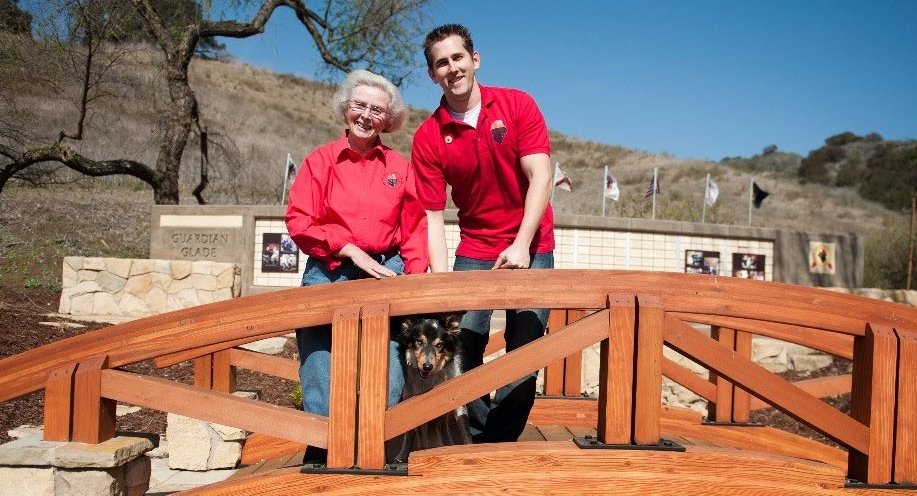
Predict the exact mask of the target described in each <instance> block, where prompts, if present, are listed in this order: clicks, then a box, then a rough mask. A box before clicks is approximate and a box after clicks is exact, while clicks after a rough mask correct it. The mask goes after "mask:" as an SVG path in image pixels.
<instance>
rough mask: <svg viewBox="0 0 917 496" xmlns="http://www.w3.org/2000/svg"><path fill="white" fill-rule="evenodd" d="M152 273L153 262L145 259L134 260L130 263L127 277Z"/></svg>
mask: <svg viewBox="0 0 917 496" xmlns="http://www.w3.org/2000/svg"><path fill="white" fill-rule="evenodd" d="M150 272H153V261H152V260H149V259H146V258H137V259H134V261H133V263H131V273H130V274H128V277H134V276H140V275H143V274H149V273H150Z"/></svg>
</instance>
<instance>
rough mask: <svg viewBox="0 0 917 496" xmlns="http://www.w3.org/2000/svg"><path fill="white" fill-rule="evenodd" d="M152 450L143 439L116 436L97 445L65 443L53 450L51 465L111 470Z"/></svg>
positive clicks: (151, 446)
mask: <svg viewBox="0 0 917 496" xmlns="http://www.w3.org/2000/svg"><path fill="white" fill-rule="evenodd" d="M151 449H153V443H152V441H150V440H149V439H146V438H143V437H128V436H118V437H113V438H111V439H109V440H107V441H104V442H101V443H99V444H84V443H65V444H63V445H62V446H59V447H58V448H57V449H55V450H54V456H53V463H54V465H55V466H58V467H63V468H88V467H98V468H111V467H119V466H122V465H124V464H126V463H127V462H129V461H131V460H135V459H137V458H138V457H140V456H142V455H143V454H144V453H146V452H147V451H150V450H151Z"/></svg>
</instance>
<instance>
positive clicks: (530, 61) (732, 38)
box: [222, 0, 917, 160]
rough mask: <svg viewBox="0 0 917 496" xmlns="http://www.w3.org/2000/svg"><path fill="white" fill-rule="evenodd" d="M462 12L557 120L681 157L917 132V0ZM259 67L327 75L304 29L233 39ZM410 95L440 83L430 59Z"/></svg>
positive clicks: (504, 4) (491, 52)
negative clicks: (431, 74)
mask: <svg viewBox="0 0 917 496" xmlns="http://www.w3.org/2000/svg"><path fill="white" fill-rule="evenodd" d="M430 14H431V16H430V17H431V18H430V27H431V28H432V27H435V26H437V25H440V24H443V23H447V22H458V23H462V24H465V25H466V26H468V28H469V29H470V30H471V32H472V35H473V37H474V42H475V48H476V49H477V50H478V52H480V53H481V57H482V64H481V69H480V70H479V71H478V78H479V80H480V81H481V82H482V83H483V84H488V85H493V86H509V87H516V88H521V89H524V90H526V91H528V92H529V93H531V94H532V95H533V96H534V97H535V99H536V101H537V102H538V103H539V105H540V107H541V109H542V112H543V113H544V114H545V117H546V119H547V121H548V126H549V127H550V128H551V129H553V130H556V131H560V132H563V133H566V134H568V135H571V136H575V137H578V138H583V139H589V140H593V141H598V142H601V143H606V144H611V145H620V146H624V147H627V148H634V149H639V150H646V151H649V152H653V153H669V154H672V155H674V156H676V157H680V158H701V159H711V160H719V159H721V158H723V157H724V156H736V155H742V156H749V155H753V154H756V153H760V152H761V149H762V148H764V147H765V146H767V145H770V144H775V145H777V146H778V148H779V149H781V150H784V151H791V152H796V153H800V154H803V155H804V154H806V153H808V151H809V150H812V149H814V148H818V147H819V146H821V145H822V143H823V141H824V139H825V138H826V137H828V136H830V135H833V134H837V133H840V132H843V131H852V132H854V133H857V134H861V135H862V134H866V133H870V132H878V133H879V134H881V135H882V136H883V137H885V138H886V139H914V138H917V1H914V0H899V1H844V0H836V1H823V0H795V1H790V0H771V1H755V2H752V1H738V2H736V1H725V0H723V1H713V0H698V1H694V2H678V1H654V2H642V1H630V2H618V1H577V2H559V1H541V0H528V1H523V0H503V1H478V0H464V1H460V2H459V1H441V2H440V3H438V4H434V5H433V7H432V8H431V10H430ZM222 41H224V42H225V43H226V44H227V46H228V48H229V51H230V53H231V54H233V55H234V56H236V57H237V58H239V59H241V60H244V61H246V62H249V63H251V64H253V65H257V66H260V67H265V68H269V69H272V70H275V71H278V72H284V73H292V74H297V75H301V76H305V77H310V78H315V77H316V68H317V64H318V55H317V54H316V52H315V50H314V47H313V45H312V43H311V41H310V40H309V39H308V35H307V33H306V31H305V29H304V28H303V27H302V26H301V25H299V24H298V22H297V21H296V19H295V18H294V17H293V16H292V15H291V14H290V13H289V10H288V9H279V10H278V11H277V12H275V14H274V18H272V20H271V21H270V22H269V23H268V26H267V30H266V33H265V34H264V35H262V36H259V37H255V38H248V39H245V40H222ZM403 91H404V96H405V100H407V102H408V104H409V105H412V106H414V107H419V108H426V109H432V108H433V107H435V106H436V105H437V104H438V102H439V96H440V94H441V93H440V90H439V88H438V87H437V86H434V85H433V84H432V83H431V82H430V81H429V79H428V78H427V76H426V70H425V65H424V61H423V56H422V54H421V52H420V49H419V45H418V50H417V71H416V73H415V78H414V81H413V82H412V83H409V85H408V86H406V87H405V88H403Z"/></svg>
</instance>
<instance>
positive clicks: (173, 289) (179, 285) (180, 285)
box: [168, 277, 194, 295]
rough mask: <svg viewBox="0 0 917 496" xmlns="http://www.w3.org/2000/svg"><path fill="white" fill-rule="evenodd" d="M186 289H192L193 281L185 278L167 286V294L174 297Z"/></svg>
mask: <svg viewBox="0 0 917 496" xmlns="http://www.w3.org/2000/svg"><path fill="white" fill-rule="evenodd" d="M186 289H194V280H193V279H191V278H190V277H186V278H184V279H179V280H173V281H172V282H171V283H170V284H169V291H168V293H169V294H172V295H174V294H176V293H180V292H182V291H184V290H186Z"/></svg>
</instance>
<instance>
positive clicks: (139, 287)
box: [124, 273, 153, 298]
mask: <svg viewBox="0 0 917 496" xmlns="http://www.w3.org/2000/svg"><path fill="white" fill-rule="evenodd" d="M152 287H153V274H151V273H147V274H141V275H137V276H131V278H130V279H128V280H127V284H126V285H125V286H124V291H125V292H126V293H128V294H132V295H134V296H136V297H137V298H143V295H145V294H147V293H148V292H149V291H150V289H151V288H152Z"/></svg>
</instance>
